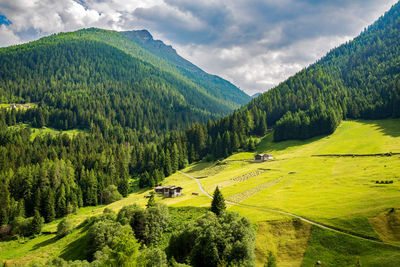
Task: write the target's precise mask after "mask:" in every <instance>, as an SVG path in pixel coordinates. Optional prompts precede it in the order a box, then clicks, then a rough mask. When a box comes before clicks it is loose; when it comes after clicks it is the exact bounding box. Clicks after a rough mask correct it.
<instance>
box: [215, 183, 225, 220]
mask: <svg viewBox="0 0 400 267" xmlns="http://www.w3.org/2000/svg"><path fill="white" fill-rule="evenodd" d="M225 210H226V205H225V199H224V196H223V195H222V193H221V191H220V190H219V188H218V186H217V188H215V191H214V194H213V200H212V202H211V211H212V212H214V213H215V214H217V215H218V216H219V215H221V214H222V213H223V212H224V211H225Z"/></svg>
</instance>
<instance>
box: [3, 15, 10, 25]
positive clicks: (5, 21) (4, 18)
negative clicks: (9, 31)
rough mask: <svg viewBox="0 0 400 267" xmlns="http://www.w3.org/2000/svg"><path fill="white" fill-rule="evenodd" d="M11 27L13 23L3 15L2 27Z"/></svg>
mask: <svg viewBox="0 0 400 267" xmlns="http://www.w3.org/2000/svg"><path fill="white" fill-rule="evenodd" d="M3 24H4V25H10V24H11V21H10V20H9V19H8V18H7V17H6V16H4V15H3V14H0V25H3Z"/></svg>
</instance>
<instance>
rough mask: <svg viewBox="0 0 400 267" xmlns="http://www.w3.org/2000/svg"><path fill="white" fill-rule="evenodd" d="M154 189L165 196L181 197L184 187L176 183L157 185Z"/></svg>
mask: <svg viewBox="0 0 400 267" xmlns="http://www.w3.org/2000/svg"><path fill="white" fill-rule="evenodd" d="M154 191H155V192H156V193H157V194H160V195H163V196H164V197H179V196H181V195H182V187H180V186H175V185H166V186H156V187H155V188H154Z"/></svg>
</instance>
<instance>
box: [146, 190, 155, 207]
mask: <svg viewBox="0 0 400 267" xmlns="http://www.w3.org/2000/svg"><path fill="white" fill-rule="evenodd" d="M155 205H156V199H155V196H154V192H151V193H150V197H149V200H148V201H147V205H146V207H147V208H150V207H153V206H155Z"/></svg>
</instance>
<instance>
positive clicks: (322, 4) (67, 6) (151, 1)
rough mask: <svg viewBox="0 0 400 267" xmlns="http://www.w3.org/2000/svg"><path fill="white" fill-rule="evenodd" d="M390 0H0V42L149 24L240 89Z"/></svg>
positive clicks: (283, 73)
mask: <svg viewBox="0 0 400 267" xmlns="http://www.w3.org/2000/svg"><path fill="white" fill-rule="evenodd" d="M396 2H397V0H234V1H233V0H201V1H196V0H135V1H129V0H1V1H0V46H8V45H13V44H18V43H23V42H27V41H30V40H35V39H38V38H39V37H42V36H45V35H49V34H52V33H57V32H63V31H73V30H77V29H81V28H87V27H100V28H105V29H113V30H138V29H147V30H149V31H150V32H151V33H152V34H153V36H154V37H155V38H156V39H161V40H163V41H164V42H165V43H167V44H171V45H172V46H173V47H174V48H175V49H176V50H177V51H178V53H179V54H180V55H182V56H183V57H185V58H187V59H188V60H190V61H191V62H193V63H194V64H196V65H198V66H199V67H201V68H202V69H204V70H205V71H207V72H209V73H213V74H217V75H219V76H221V77H223V78H225V79H228V80H229V81H231V82H233V83H234V84H235V85H237V86H239V87H240V88H241V89H242V90H244V91H245V92H246V93H248V94H250V95H252V94H254V93H256V92H262V91H266V90H268V89H269V88H271V87H273V86H275V85H277V84H278V83H279V82H281V81H283V80H285V79H286V78H287V77H289V76H290V75H292V74H294V73H296V72H297V71H299V70H301V69H302V68H304V67H306V66H308V65H309V64H311V63H313V62H314V61H315V60H317V59H318V58H320V57H321V56H323V55H324V54H325V53H326V52H328V51H329V50H330V49H332V48H334V47H336V46H338V45H339V44H341V43H343V42H345V41H347V40H350V39H351V38H353V37H355V36H356V35H358V34H359V33H360V32H361V31H362V30H363V29H364V28H365V27H366V26H367V25H369V24H371V23H372V22H374V21H375V20H376V19H377V18H378V17H379V16H381V15H382V14H384V12H385V11H387V10H388V9H389V8H390V7H391V6H392V5H393V4H394V3H396Z"/></svg>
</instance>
